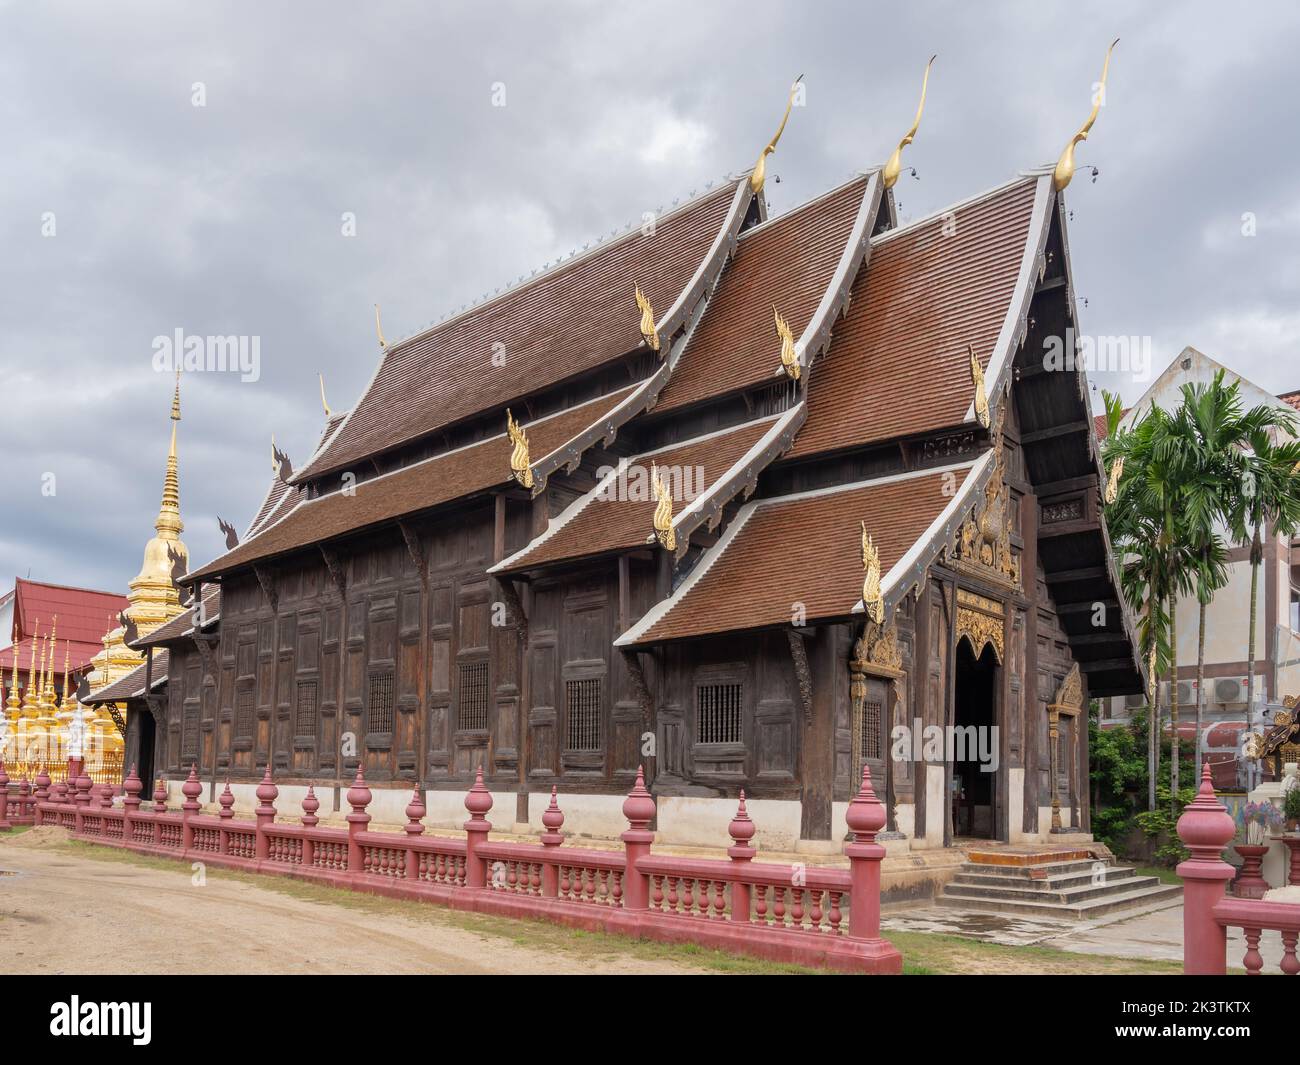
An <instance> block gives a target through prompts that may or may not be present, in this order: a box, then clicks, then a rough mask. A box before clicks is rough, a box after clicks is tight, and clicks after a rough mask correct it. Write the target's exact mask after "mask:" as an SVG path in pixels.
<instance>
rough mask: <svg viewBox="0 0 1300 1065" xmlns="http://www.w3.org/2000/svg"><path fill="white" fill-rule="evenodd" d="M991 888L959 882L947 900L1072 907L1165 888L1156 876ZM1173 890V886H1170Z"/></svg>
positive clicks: (952, 885) (948, 888)
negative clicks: (1098, 881)
mask: <svg viewBox="0 0 1300 1065" xmlns="http://www.w3.org/2000/svg"><path fill="white" fill-rule="evenodd" d="M1030 883H1031V882H1026V884H1025V886H1023V887H997V888H990V887H988V886H986V885H982V884H963V883H958V882H956V881H954V882H952V883H950V884H948V885H946V886H945V887H944V889H943V893H944V895H945V896H947V897H948V898H951V899H964V900H978V901H983V902H1013V903H1014V902H1022V901H1023V902H1030V903H1040V902H1047V903H1056V904H1060V905H1063V906H1072V905H1076V904H1080V903H1086V902H1090V901H1092V900H1093V899H1100V898H1107V897H1109V898H1116V897H1118V896H1120V895H1127V894H1130V893H1132V892H1134V891H1139V890H1145V889H1147V888H1154V887H1160V886H1163V885H1161V884H1160V881H1159V880H1158V879H1157V878H1156V877H1154V876H1127V877H1117V878H1116V879H1114V880H1106V881H1103V882H1101V883H1091V882H1089V883H1086V884H1077V885H1074V886H1072V887H1065V888H1051V887H1047V886H1038V885H1035V886H1033V887H1031V886H1029V884H1030ZM1170 886H1172V885H1170Z"/></svg>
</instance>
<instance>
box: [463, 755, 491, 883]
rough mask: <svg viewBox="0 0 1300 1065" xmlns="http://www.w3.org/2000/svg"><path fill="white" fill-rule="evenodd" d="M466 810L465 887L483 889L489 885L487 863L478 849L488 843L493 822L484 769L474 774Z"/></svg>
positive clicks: (466, 801) (466, 799)
mask: <svg viewBox="0 0 1300 1065" xmlns="http://www.w3.org/2000/svg"><path fill="white" fill-rule="evenodd" d="M465 809H466V810H468V811H469V820H468V821H466V822H465V826H464V827H465V886H466V887H472V888H481V887H485V886H486V885H487V862H485V861H484V860H483V859H482V858H480V857H479V856H478V849H479V847H481V846H482V845H483V844H484V843H486V842H487V834H488V832H490V831H491V829H492V822H491V821H489V820H488V819H487V816H486V815H487V812H488V811H489V810H490V809H492V793H491V792H490V791H488V790H487V787H486V786H485V785H484V783H483V767H482V766H479V767H478V771H477V772H476V773H475V774H474V786H473V787H472V788H470V789H469V792H468V793H467V794H466V795H465Z"/></svg>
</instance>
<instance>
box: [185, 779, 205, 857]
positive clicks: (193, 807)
mask: <svg viewBox="0 0 1300 1065" xmlns="http://www.w3.org/2000/svg"><path fill="white" fill-rule="evenodd" d="M202 793H203V785H202V784H201V783H200V782H199V770H198V767H197V766H196V765H195V764H194V763H193V762H191V763H190V775H189V776H188V777H186V778H185V783H184V784H182V785H181V794H182V795H184V796H185V801H184V802H183V803H181V850H182V851H183V852H184V853H187V854H188V853H189V852H190V851H191V850H192V849H193V848H194V828H193V827H192V826H191V825H190V818H191V817H193V816H194V815H195V814H196V813H198V812H199V811H200V810H201V809H203V807H202V806H200V805H199V796H200V795H201V794H202Z"/></svg>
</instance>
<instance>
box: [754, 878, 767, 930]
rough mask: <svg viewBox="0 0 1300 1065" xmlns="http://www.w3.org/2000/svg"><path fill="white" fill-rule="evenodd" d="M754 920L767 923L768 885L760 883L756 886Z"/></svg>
mask: <svg viewBox="0 0 1300 1065" xmlns="http://www.w3.org/2000/svg"><path fill="white" fill-rule="evenodd" d="M754 915H755V916H754V920H756V921H757V922H758V923H759V924H767V887H766V885H763V884H759V885H756V886H755V888H754Z"/></svg>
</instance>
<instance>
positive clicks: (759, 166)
mask: <svg viewBox="0 0 1300 1065" xmlns="http://www.w3.org/2000/svg"><path fill="white" fill-rule="evenodd" d="M802 81H803V75H802V74H800V75H799V76H798V77H797V78H795V79H794V83H793V84H792V85H791V86H790V99H789V100H788V101H787V102H786V105H785V114H784V115H782V116H781V124H780V125H779V126H777V127H776V132H775V133H774V134H772V139H771V140H770V141H768V142H767V147H766V148H764V149H763V150H762V152H760V153H759V156H758V162H757V163H755V164H754V169H753V170H752V171H751V172H750V175H749V188H750V191H751V192H753V193H754V195H755V196H757V195H758V194H759V193H760V192H762V191H763V182H764V181H765V180H766V178H767V157H768V156H769V155H771V154H772V153H773V152H774V151H776V144H777V141H779V140H780V139H781V134H782V133H784V132H785V124H786V123H787V122H789V121H790V111H791V109H792V108H793V107H794V98H795V95H796V94H797V93H798V91H799V83H800V82H802ZM801 106H802V105H801Z"/></svg>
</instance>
